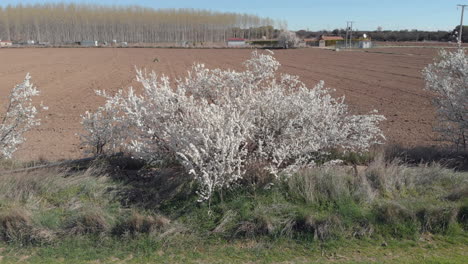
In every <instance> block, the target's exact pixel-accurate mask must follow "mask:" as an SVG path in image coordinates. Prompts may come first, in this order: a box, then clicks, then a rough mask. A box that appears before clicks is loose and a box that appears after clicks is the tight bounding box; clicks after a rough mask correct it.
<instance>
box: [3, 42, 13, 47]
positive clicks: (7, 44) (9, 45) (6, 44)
mask: <svg viewBox="0 0 468 264" xmlns="http://www.w3.org/2000/svg"><path fill="white" fill-rule="evenodd" d="M11 46H13V43H12V42H11V41H8V40H0V47H11Z"/></svg>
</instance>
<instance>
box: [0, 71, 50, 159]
mask: <svg viewBox="0 0 468 264" xmlns="http://www.w3.org/2000/svg"><path fill="white" fill-rule="evenodd" d="M30 79H31V76H30V75H29V73H28V74H27V75H26V77H25V79H24V81H23V82H22V83H21V84H18V85H16V86H15V87H14V88H13V90H12V91H11V93H10V96H9V100H8V104H7V106H6V109H5V112H4V114H3V116H2V117H1V120H0V158H11V157H12V155H13V153H14V152H15V151H16V150H17V148H18V145H19V144H21V143H23V142H24V141H25V138H24V136H23V135H24V133H25V132H27V131H28V130H30V129H31V128H33V127H34V126H37V125H39V124H40V119H38V118H36V116H37V114H38V108H36V106H34V104H33V102H32V98H33V97H34V96H37V95H39V91H38V90H37V89H36V87H34V85H33V84H32V83H31V82H30ZM43 108H45V107H43Z"/></svg>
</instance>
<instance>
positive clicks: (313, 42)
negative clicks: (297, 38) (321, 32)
mask: <svg viewBox="0 0 468 264" xmlns="http://www.w3.org/2000/svg"><path fill="white" fill-rule="evenodd" d="M304 43H305V44H306V46H318V43H319V39H318V38H306V39H304Z"/></svg>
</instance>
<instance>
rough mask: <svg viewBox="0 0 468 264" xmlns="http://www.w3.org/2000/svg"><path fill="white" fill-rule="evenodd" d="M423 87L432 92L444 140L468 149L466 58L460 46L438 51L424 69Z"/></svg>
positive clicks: (467, 60) (467, 65)
mask: <svg viewBox="0 0 468 264" xmlns="http://www.w3.org/2000/svg"><path fill="white" fill-rule="evenodd" d="M423 74H424V78H425V80H426V89H427V90H429V91H431V92H433V93H434V95H435V97H434V101H433V102H434V105H435V106H436V108H437V113H438V117H439V123H440V124H439V126H438V127H437V130H438V131H439V132H441V133H442V136H443V137H444V139H445V140H448V141H450V142H453V143H454V144H455V145H456V146H457V148H460V147H461V148H463V149H465V150H466V149H467V140H468V138H467V137H468V58H467V56H466V53H465V51H464V50H463V49H459V50H457V51H455V52H447V51H441V52H440V58H439V59H438V61H436V62H434V63H433V64H431V65H429V66H427V67H426V68H425V69H424V71H423Z"/></svg>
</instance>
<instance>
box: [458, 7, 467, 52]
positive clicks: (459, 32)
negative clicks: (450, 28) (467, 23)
mask: <svg viewBox="0 0 468 264" xmlns="http://www.w3.org/2000/svg"><path fill="white" fill-rule="evenodd" d="M457 6H459V7H461V10H462V11H461V20H460V29H459V30H458V46H459V47H461V45H462V42H463V40H462V35H463V15H464V14H465V7H467V6H468V5H457Z"/></svg>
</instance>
